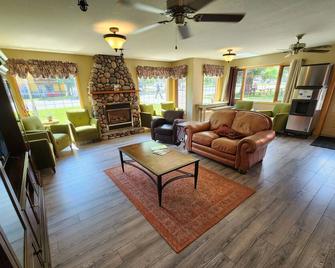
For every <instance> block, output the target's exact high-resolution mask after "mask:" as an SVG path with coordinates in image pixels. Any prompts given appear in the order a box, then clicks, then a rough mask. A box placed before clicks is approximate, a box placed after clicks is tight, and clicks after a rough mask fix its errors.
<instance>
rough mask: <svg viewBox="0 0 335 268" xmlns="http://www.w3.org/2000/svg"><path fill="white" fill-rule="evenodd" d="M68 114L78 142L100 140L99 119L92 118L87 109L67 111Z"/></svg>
mask: <svg viewBox="0 0 335 268" xmlns="http://www.w3.org/2000/svg"><path fill="white" fill-rule="evenodd" d="M66 116H67V119H68V120H69V121H70V127H71V131H72V135H73V138H74V140H75V142H76V143H78V142H83V141H90V140H100V125H99V120H98V119H95V118H91V117H90V115H89V113H88V111H87V110H76V111H67V112H66Z"/></svg>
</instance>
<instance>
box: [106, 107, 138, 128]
mask: <svg viewBox="0 0 335 268" xmlns="http://www.w3.org/2000/svg"><path fill="white" fill-rule="evenodd" d="M105 113H106V117H107V124H108V128H109V130H112V129H116V128H123V127H131V126H133V121H132V115H131V105H130V102H126V103H109V104H107V105H106V106H105Z"/></svg>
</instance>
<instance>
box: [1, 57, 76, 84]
mask: <svg viewBox="0 0 335 268" xmlns="http://www.w3.org/2000/svg"><path fill="white" fill-rule="evenodd" d="M6 65H7V67H8V73H9V74H10V75H14V76H15V75H18V76H19V77H20V78H23V79H24V78H27V75H28V73H29V74H31V75H32V76H33V77H34V78H39V77H43V78H68V77H69V76H70V75H72V76H76V75H78V66H77V64H76V63H72V62H62V61H43V60H22V59H8V60H7V62H6Z"/></svg>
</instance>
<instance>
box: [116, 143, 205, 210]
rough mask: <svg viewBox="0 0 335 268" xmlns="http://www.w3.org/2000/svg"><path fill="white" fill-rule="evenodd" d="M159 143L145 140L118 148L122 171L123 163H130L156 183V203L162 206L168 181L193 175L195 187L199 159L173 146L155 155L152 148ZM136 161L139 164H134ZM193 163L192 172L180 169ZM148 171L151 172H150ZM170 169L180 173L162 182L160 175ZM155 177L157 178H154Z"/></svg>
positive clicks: (195, 185) (168, 171)
mask: <svg viewBox="0 0 335 268" xmlns="http://www.w3.org/2000/svg"><path fill="white" fill-rule="evenodd" d="M157 145H159V143H157V142H154V141H146V142H142V143H136V144H132V145H128V146H124V147H120V148H119V153H120V160H121V167H122V171H123V172H124V164H128V165H131V166H133V167H135V168H137V169H140V170H141V171H143V172H144V173H145V174H146V175H148V176H149V178H150V179H151V180H152V181H153V182H154V183H155V184H156V186H157V192H158V204H159V206H160V207H161V206H162V192H163V189H164V188H165V186H167V185H168V184H169V183H171V182H173V181H176V180H179V179H183V178H188V177H194V189H196V188H197V181H198V170H199V159H196V158H194V157H193V156H191V155H187V154H184V153H181V152H179V151H177V150H175V149H173V148H169V152H168V153H167V154H165V155H157V154H154V153H153V152H152V148H153V147H156V146H157ZM123 154H125V155H127V156H128V157H129V158H131V160H123ZM134 162H137V163H138V164H139V165H140V166H142V167H143V168H142V167H140V166H139V165H136V164H134ZM192 164H194V173H193V174H192V173H188V172H185V171H183V170H180V169H181V168H183V167H186V166H188V165H192ZM148 171H150V172H151V173H152V174H153V175H154V176H152V174H150V173H149V172H148ZM172 171H175V172H178V173H179V174H180V175H178V176H175V177H173V178H170V179H169V180H167V181H165V182H164V183H163V184H162V176H163V175H165V174H167V173H170V172H172ZM155 177H156V178H157V179H155Z"/></svg>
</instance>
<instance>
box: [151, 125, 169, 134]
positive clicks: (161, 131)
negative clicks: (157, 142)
mask: <svg viewBox="0 0 335 268" xmlns="http://www.w3.org/2000/svg"><path fill="white" fill-rule="evenodd" d="M155 133H157V134H159V135H166V136H169V135H173V125H171V124H163V125H161V126H159V127H156V128H155Z"/></svg>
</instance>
